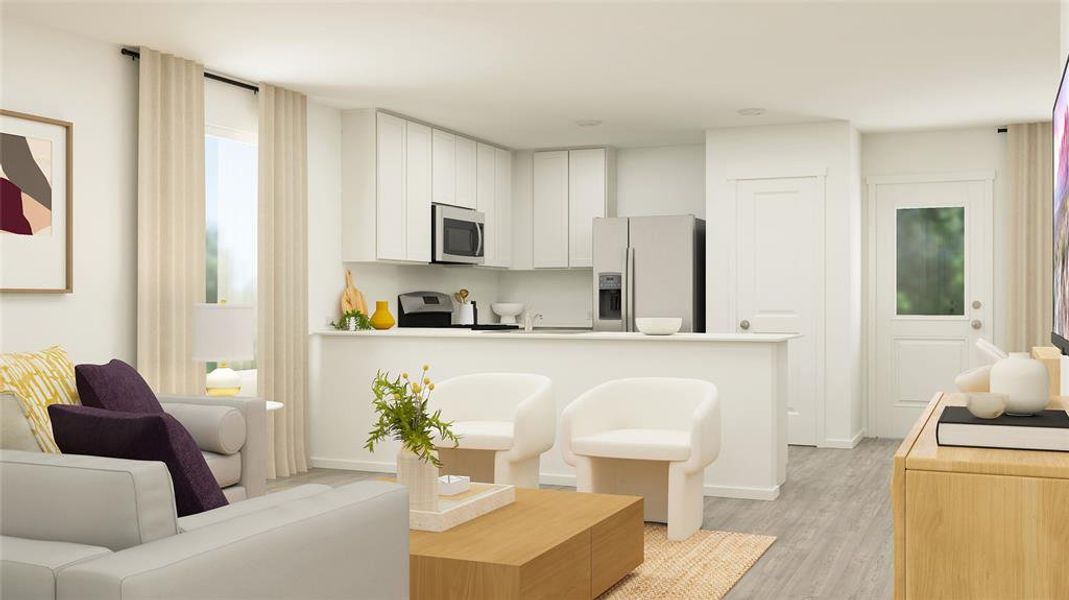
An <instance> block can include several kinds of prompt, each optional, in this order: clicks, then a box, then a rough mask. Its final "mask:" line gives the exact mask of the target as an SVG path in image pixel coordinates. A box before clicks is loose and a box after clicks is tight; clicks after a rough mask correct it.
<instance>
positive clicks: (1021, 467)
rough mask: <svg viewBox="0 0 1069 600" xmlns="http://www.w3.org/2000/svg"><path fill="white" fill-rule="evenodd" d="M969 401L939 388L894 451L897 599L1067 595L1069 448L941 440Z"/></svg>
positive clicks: (1048, 597)
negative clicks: (951, 409) (947, 410)
mask: <svg viewBox="0 0 1069 600" xmlns="http://www.w3.org/2000/svg"><path fill="white" fill-rule="evenodd" d="M1060 403H1061V400H1057V401H1053V402H1052V405H1051V408H1056V407H1057V408H1061V404H1060ZM964 404H965V397H964V396H963V395H960V394H937V395H936V396H935V397H934V398H933V399H932V401H931V403H930V404H929V405H928V407H927V408H926V409H925V411H924V414H923V415H922V416H921V418H920V420H918V421H917V423H916V424H915V425H914V426H913V429H912V431H910V433H909V435H908V436H907V437H906V439H905V440H903V442H902V445H901V446H899V448H898V451H897V452H896V453H895V457H894V475H893V480H892V484H891V496H892V497H891V500H892V505H893V508H894V564H895V578H894V590H895V592H894V597H895V600H906V599H909V600H934V599H941V598H946V599H956V598H962V599H966V598H967V599H971V600H982V599H986V598H990V599H993V600H994V599H999V600H1002V599H1008V598H1021V599H1025V598H1035V599H1040V598H1042V599H1056V598H1069V453H1067V452H1035V451H1022V450H997V449H989V448H952V447H940V446H939V445H938V444H936V441H935V428H936V424H937V423H938V422H939V416H940V415H941V414H942V412H943V408H944V407H945V406H956V405H964Z"/></svg>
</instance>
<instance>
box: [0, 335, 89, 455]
mask: <svg viewBox="0 0 1069 600" xmlns="http://www.w3.org/2000/svg"><path fill="white" fill-rule="evenodd" d="M0 392H11V393H12V394H15V395H16V396H18V399H19V402H21V403H22V410H23V412H24V413H25V414H26V420H28V421H29V422H30V428H31V429H32V430H33V437H35V438H36V439H37V443H38V445H40V446H41V450H43V451H44V452H53V453H58V452H59V447H58V446H56V440H55V439H53V438H52V421H51V419H49V418H48V406H49V405H50V404H80V402H79V400H78V386H77V384H76V383H75V381H74V364H73V363H72V362H71V359H70V357H68V356H67V352H66V350H64V349H63V348H60V347H59V346H52V347H50V348H48V349H45V350H42V351H40V352H9V353H7V354H0Z"/></svg>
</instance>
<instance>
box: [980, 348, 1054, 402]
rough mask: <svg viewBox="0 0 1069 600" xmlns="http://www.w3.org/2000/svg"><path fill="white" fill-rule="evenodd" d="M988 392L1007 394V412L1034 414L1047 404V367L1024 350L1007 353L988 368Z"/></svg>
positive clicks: (1048, 388) (1048, 386) (1048, 391)
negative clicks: (989, 373)
mask: <svg viewBox="0 0 1069 600" xmlns="http://www.w3.org/2000/svg"><path fill="white" fill-rule="evenodd" d="M991 392H992V393H996V394H1006V414H1009V415H1016V416H1024V415H1034V414H1036V413H1037V412H1039V411H1041V410H1043V409H1045V408H1046V407H1047V402H1048V400H1049V399H1048V398H1047V396H1048V395H1049V394H1050V382H1049V381H1048V379H1047V367H1045V366H1043V363H1041V362H1039V361H1038V360H1033V359H1032V358H1030V357H1029V356H1028V354H1027V353H1025V352H1011V353H1010V355H1009V356H1008V357H1006V358H1004V359H1002V360H1000V361H998V362H997V363H995V365H994V366H992V367H991Z"/></svg>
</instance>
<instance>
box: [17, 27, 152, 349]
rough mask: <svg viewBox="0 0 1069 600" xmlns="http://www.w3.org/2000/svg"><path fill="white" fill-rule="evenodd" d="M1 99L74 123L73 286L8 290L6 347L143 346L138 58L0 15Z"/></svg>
mask: <svg viewBox="0 0 1069 600" xmlns="http://www.w3.org/2000/svg"><path fill="white" fill-rule="evenodd" d="M0 106H2V107H3V108H5V109H9V110H15V111H19V112H26V113H31V114H36V115H42V116H46V117H53V118H57V119H63V120H65V121H70V122H72V123H74V175H73V183H74V187H73V192H74V210H73V226H74V248H73V250H74V292H73V293H72V294H62V295H39V294H23V295H15V294H0V351H4V352H7V351H14V350H33V349H39V348H42V347H44V346H48V345H51V344H60V345H62V346H63V347H65V348H66V349H67V350H68V352H70V354H71V358H72V359H73V360H74V361H75V362H76V363H77V362H102V361H107V360H110V359H111V358H120V359H122V360H125V361H128V362H133V361H134V358H135V355H136V329H135V312H136V306H137V305H136V272H137V256H136V237H135V232H136V203H137V183H136V174H137V154H136V147H137V64H136V63H134V62H132V61H130V59H128V58H124V57H122V56H121V55H120V54H119V47H118V46H114V45H112V44H107V43H103V42H98V41H94V40H90V39H87V38H80V37H77V36H72V35H70V34H68V33H63V32H60V31H57V30H54V29H49V28H45V27H40V26H38V25H32V24H28V23H23V22H20V21H17V20H14V19H11V18H6V17H5V18H3V19H0Z"/></svg>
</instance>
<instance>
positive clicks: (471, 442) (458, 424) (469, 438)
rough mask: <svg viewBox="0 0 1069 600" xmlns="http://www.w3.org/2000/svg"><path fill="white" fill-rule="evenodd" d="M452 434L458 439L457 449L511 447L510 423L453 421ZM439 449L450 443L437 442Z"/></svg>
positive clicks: (503, 448)
mask: <svg viewBox="0 0 1069 600" xmlns="http://www.w3.org/2000/svg"><path fill="white" fill-rule="evenodd" d="M452 430H453V433H454V434H456V436H457V437H458V438H460V445H459V446H458V448H466V449H469V450H508V449H509V448H511V447H512V422H511V421H454V422H453V425H452ZM437 443H438V445H439V446H441V447H445V448H449V447H452V445H453V443H452V442H442V441H441V440H438V441H437Z"/></svg>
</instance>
